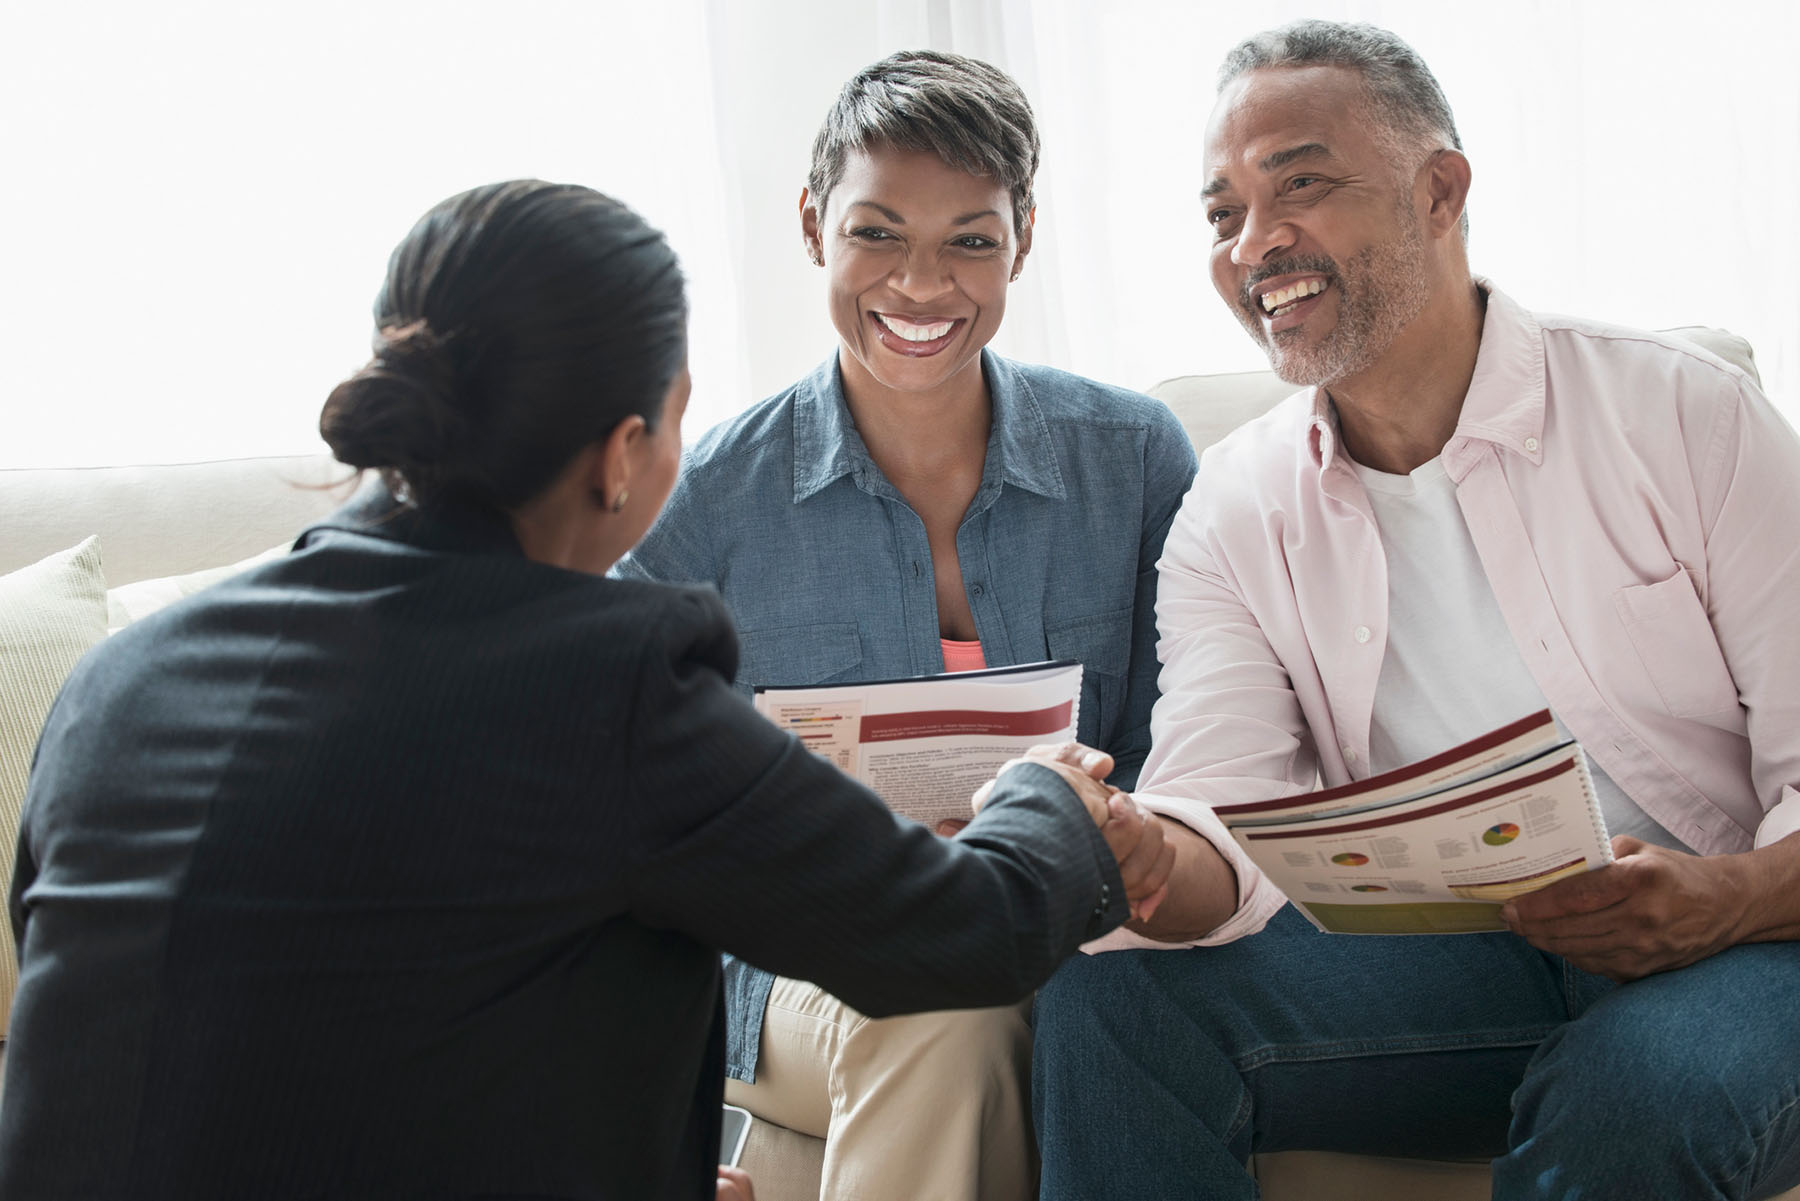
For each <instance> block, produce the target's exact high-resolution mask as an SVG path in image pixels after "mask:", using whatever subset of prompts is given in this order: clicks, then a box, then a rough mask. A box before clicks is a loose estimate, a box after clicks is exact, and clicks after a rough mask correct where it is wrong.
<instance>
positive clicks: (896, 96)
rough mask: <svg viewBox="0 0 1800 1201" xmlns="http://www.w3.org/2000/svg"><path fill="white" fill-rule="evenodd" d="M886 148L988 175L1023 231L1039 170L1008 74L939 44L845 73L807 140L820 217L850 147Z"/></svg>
mask: <svg viewBox="0 0 1800 1201" xmlns="http://www.w3.org/2000/svg"><path fill="white" fill-rule="evenodd" d="M883 146H891V147H893V148H895V149H898V150H920V151H929V152H930V153H932V154H935V155H937V156H938V157H939V158H940V159H942V160H943V161H944V162H945V164H947V165H948V166H951V167H955V168H957V169H959V170H962V171H967V172H968V173H969V174H971V175H980V176H984V177H986V178H989V179H993V180H995V181H997V182H998V183H1000V184H1002V185H1003V186H1005V188H1006V189H1007V191H1008V192H1010V193H1012V206H1013V230H1014V232H1015V233H1017V234H1023V233H1024V232H1025V229H1026V225H1027V222H1028V220H1029V218H1030V214H1031V206H1032V195H1031V181H1032V180H1033V179H1034V178H1035V177H1036V175H1037V169H1038V155H1039V149H1038V132H1037V122H1036V120H1035V119H1034V118H1033V117H1032V115H1031V105H1030V104H1028V103H1026V100H1025V93H1024V92H1021V91H1020V90H1019V85H1018V84H1016V83H1014V82H1013V79H1012V77H1011V76H1010V75H1008V74H1006V72H1004V71H1002V70H1000V69H999V68H998V67H994V66H990V65H989V64H987V63H984V62H982V61H981V60H979V59H974V58H965V57H964V56H962V55H960V54H949V53H946V52H944V51H939V50H903V51H901V52H900V53H898V54H892V55H889V56H888V57H887V58H884V59H882V60H881V61H880V62H878V63H872V64H870V65H869V66H867V67H864V68H863V69H862V70H860V71H858V72H857V73H856V74H855V75H854V76H852V77H851V79H850V82H849V83H846V84H845V85H844V90H843V91H841V92H839V93H838V98H837V103H835V104H833V105H832V106H831V111H830V112H829V113H827V114H825V124H824V125H822V126H820V127H819V135H818V137H816V138H814V139H813V150H812V169H811V170H810V171H809V172H808V174H807V177H806V187H807V190H808V191H809V192H810V193H811V194H812V199H813V203H815V204H816V205H817V206H818V209H819V212H820V213H821V214H823V213H824V211H825V201H826V198H827V197H829V196H830V195H831V192H832V190H833V189H834V188H836V187H837V185H838V183H839V181H840V180H842V179H843V177H844V163H845V161H846V160H847V159H848V158H849V157H850V153H851V152H852V151H857V150H862V151H866V150H870V149H873V148H876V147H883Z"/></svg>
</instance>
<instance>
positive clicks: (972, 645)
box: [938, 638, 987, 671]
mask: <svg viewBox="0 0 1800 1201" xmlns="http://www.w3.org/2000/svg"><path fill="white" fill-rule="evenodd" d="M938 642H939V643H941V644H942V645H943V648H944V670H945V671H980V670H981V669H982V668H984V667H986V666H987V659H986V658H985V657H984V656H983V655H982V653H981V643H979V642H952V641H951V640H950V639H948V638H940V639H938Z"/></svg>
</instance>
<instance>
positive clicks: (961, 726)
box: [858, 701, 1075, 742]
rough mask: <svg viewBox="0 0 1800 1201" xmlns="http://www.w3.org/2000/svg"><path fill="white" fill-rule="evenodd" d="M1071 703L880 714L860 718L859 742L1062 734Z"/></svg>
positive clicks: (1072, 706)
mask: <svg viewBox="0 0 1800 1201" xmlns="http://www.w3.org/2000/svg"><path fill="white" fill-rule="evenodd" d="M1074 710H1075V706H1074V704H1073V703H1071V702H1069V701H1064V702H1063V703H1062V704H1060V705H1052V706H1050V707H1049V708H1048V709H1031V710H1027V711H1026V712H1024V713H992V712H989V711H987V710H982V709H922V710H920V711H918V712H917V713H884V714H881V715H880V716H878V717H864V718H863V719H862V730H861V733H860V735H859V737H858V741H859V742H897V741H899V740H901V739H906V738H945V737H952V736H967V735H970V734H993V735H998V736H1000V737H1003V738H1023V737H1030V736H1032V735H1036V734H1066V733H1067V732H1068V729H1069V716H1070V714H1072V713H1073V712H1074Z"/></svg>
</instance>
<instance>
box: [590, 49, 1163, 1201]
mask: <svg viewBox="0 0 1800 1201" xmlns="http://www.w3.org/2000/svg"><path fill="white" fill-rule="evenodd" d="M1037 165H1038V137H1037V130H1036V126H1035V123H1034V121H1033V118H1032V114H1031V108H1030V105H1029V104H1027V103H1026V100H1025V97H1024V95H1023V94H1022V93H1021V92H1020V91H1019V88H1018V86H1017V85H1016V84H1015V83H1014V82H1013V81H1012V80H1011V79H1010V78H1009V77H1007V76H1006V75H1005V74H1004V73H1002V72H1000V71H998V70H996V69H995V68H993V67H991V66H989V65H988V64H986V63H982V62H977V61H975V60H973V59H968V58H962V57H960V56H956V55H950V54H939V53H934V52H924V51H919V52H908V53H902V54H896V55H894V56H892V57H890V58H887V59H884V60H883V61H881V62H879V63H876V64H874V65H873V66H870V67H868V68H866V69H865V70H863V71H862V72H860V73H858V74H857V75H856V76H855V77H854V78H853V79H851V80H850V82H849V83H848V84H846V85H845V87H844V89H843V92H842V93H841V94H840V96H839V98H838V101H837V103H836V105H835V106H834V107H833V108H832V110H831V112H830V113H829V115H828V116H827V117H826V120H825V124H824V126H823V128H821V130H820V131H819V135H818V138H817V139H816V141H815V142H814V145H813V160H812V168H811V171H810V174H809V176H808V179H807V186H806V189H805V191H803V192H802V194H801V202H800V221H801V231H802V235H803V239H804V243H805V247H806V250H807V253H808V255H809V256H810V257H811V259H812V261H813V262H814V263H815V264H817V265H819V266H820V267H822V268H824V270H825V273H826V278H827V281H828V288H829V304H830V309H831V317H832V322H833V324H834V325H835V326H836V327H837V331H838V335H839V338H840V343H839V345H838V347H837V349H836V351H835V352H834V353H833V354H832V356H831V357H830V358H829V359H828V360H827V361H826V362H825V363H824V364H823V365H821V366H820V367H819V369H818V370H816V371H815V372H813V373H812V374H811V375H810V376H808V377H807V378H806V379H803V380H801V381H800V382H799V383H797V384H795V385H794V386H792V387H790V388H788V389H786V390H784V391H783V392H781V393H779V394H777V395H776V396H773V397H771V398H770V399H768V400H766V401H764V402H763V403H761V404H759V405H757V406H755V407H754V408H752V409H750V410H749V411H748V412H746V413H744V414H742V415H741V416H739V417H738V418H736V419H735V420H733V421H730V422H727V423H725V424H724V425H722V426H720V427H718V428H717V429H715V430H713V431H712V432H711V433H709V434H707V435H706V436H705V437H703V438H702V439H701V440H700V441H699V443H698V444H697V445H696V446H695V447H694V449H693V450H692V451H691V453H690V454H689V455H688V459H687V462H686V464H685V465H684V469H683V471H682V475H681V479H680V482H679V484H678V485H677V487H676V490H675V493H674V496H673V497H672V498H671V499H670V501H669V504H668V507H667V508H666V509H665V510H664V512H663V515H662V518H661V520H660V521H659V522H658V524H657V525H656V527H655V528H654V529H653V530H652V531H651V533H650V534H649V536H648V537H647V538H646V539H645V540H644V541H643V542H642V543H640V544H639V546H638V547H637V549H636V550H635V551H634V552H633V553H632V554H631V555H630V556H629V557H628V558H627V559H626V560H625V561H623V562H622V563H621V564H620V567H619V570H620V572H621V573H622V574H628V575H639V576H644V577H648V578H655V579H662V580H670V581H681V582H692V581H708V582H711V583H713V584H716V585H717V586H718V588H719V590H720V592H721V593H723V594H724V597H725V600H726V603H727V605H728V607H729V608H730V610H731V612H732V613H733V615H734V616H735V619H736V621H737V624H738V628H739V634H740V638H741V642H742V655H741V660H740V664H739V668H738V673H737V684H738V686H739V687H740V688H743V689H745V690H748V689H750V688H752V687H754V686H755V685H759V684H817V683H827V682H845V681H855V680H865V679H881V678H887V677H894V676H910V675H919V674H924V673H929V672H938V671H946V670H949V671H958V670H965V669H969V668H974V667H980V666H983V665H986V666H1002V665H1006V664H1013V663H1029V662H1033V661H1037V660H1042V659H1060V658H1068V659H1078V660H1080V661H1081V662H1082V664H1083V665H1084V667H1085V671H1084V673H1083V684H1082V697H1081V714H1080V732H1079V737H1080V740H1081V741H1082V742H1084V743H1086V744H1088V745H1090V746H1096V747H1101V748H1104V749H1105V750H1107V751H1110V752H1111V753H1112V755H1113V756H1114V758H1115V760H1116V762H1117V764H1118V768H1117V771H1116V772H1115V773H1114V775H1113V777H1112V782H1113V783H1115V784H1117V785H1119V786H1121V787H1124V788H1130V787H1132V786H1133V784H1134V783H1135V781H1136V778H1137V771H1138V767H1139V765H1140V764H1141V763H1142V761H1143V758H1144V753H1145V751H1146V750H1147V749H1148V747H1149V741H1150V708H1151V705H1152V703H1153V702H1154V701H1155V699H1156V672H1157V663H1156V648H1155V643H1156V624H1155V612H1154V607H1155V601H1156V560H1157V557H1158V556H1159V555H1160V554H1161V551H1162V544H1163V537H1164V535H1165V534H1166V533H1167V532H1168V528H1169V523H1170V521H1171V520H1172V519H1173V517H1174V514H1175V511H1176V508H1177V507H1178V506H1179V504H1180V501H1181V497H1182V495H1183V494H1184V493H1185V492H1186V490H1187V488H1188V485H1189V483H1190V482H1191V481H1192V479H1193V475H1194V468H1195V463H1194V454H1193V450H1192V448H1191V447H1190V446H1189V444H1188V441H1187V438H1186V435H1185V434H1184V433H1183V432H1182V429H1181V426H1180V425H1179V423H1178V422H1177V421H1176V420H1175V418H1174V417H1173V416H1172V415H1171V414H1170V413H1169V411H1168V410H1167V409H1166V408H1164V407H1163V406H1162V405H1161V404H1159V403H1157V402H1156V401H1153V400H1150V399H1148V398H1146V397H1144V396H1141V395H1139V394H1137V393H1134V392H1130V391H1126V390H1124V389H1120V388H1114V387H1108V386H1106V385H1103V384H1098V383H1095V382H1093V381H1091V380H1086V379H1082V378H1080V377H1079V376H1074V375H1070V374H1067V373H1065V372H1061V371H1056V370H1052V369H1050V368H1047V367H1038V366H1033V365H1030V364H1024V363H1014V362H1009V361H1008V360H1006V359H1003V358H1000V357H999V356H997V355H995V354H993V353H992V352H990V351H988V350H987V349H986V346H987V343H988V341H989V340H990V339H991V338H992V337H993V335H994V333H995V331H996V330H997V329H998V328H999V326H1000V321H1001V317H1002V315H1003V314H1004V312H1005V310H1006V295H1007V289H1008V287H1009V286H1010V284H1011V283H1012V282H1013V281H1015V280H1017V279H1018V278H1019V275H1020V272H1021V271H1022V270H1023V269H1024V267H1025V263H1026V256H1027V255H1028V254H1029V252H1030V250H1031V234H1032V223H1033V221H1034V219H1035V216H1036V214H1035V211H1034V209H1033V206H1032V194H1031V186H1032V178H1033V176H1034V174H1035V173H1036V170H1037ZM945 832H946V833H949V832H950V831H945ZM770 887H772V888H778V887H780V882H779V881H776V880H771V881H770ZM726 989H727V1005H728V1010H729V1014H730V1019H731V1025H730V1030H729V1044H730V1045H729V1047H728V1054H727V1062H728V1070H729V1073H730V1075H731V1076H732V1077H733V1079H732V1080H731V1081H729V1082H728V1084H727V1094H726V1095H727V1099H728V1100H732V1101H734V1102H736V1103H738V1104H741V1105H744V1106H746V1107H747V1108H749V1109H750V1110H751V1111H752V1112H754V1113H756V1114H757V1115H759V1116H760V1117H763V1118H765V1119H767V1120H770V1121H774V1122H777V1123H779V1124H781V1125H784V1126H788V1127H790V1128H792V1129H797V1130H800V1131H803V1132H805V1133H809V1134H813V1135H816V1136H820V1137H823V1138H825V1139H826V1152H825V1165H824V1180H823V1185H822V1195H823V1196H825V1197H832V1198H841V1197H855V1198H860V1199H862V1201H879V1199H884V1198H890V1197H891V1198H916V1197H932V1198H941V1199H956V1198H968V1199H971V1201H973V1199H974V1198H982V1199H984V1201H996V1199H998V1201H1007V1199H1011V1198H1021V1199H1022V1198H1027V1197H1030V1196H1031V1195H1032V1194H1033V1192H1034V1190H1035V1177H1036V1171H1035V1153H1034V1151H1033V1147H1032V1141H1031V1133H1030V1127H1029V1120H1028V1115H1029V1062H1028V1061H1029V1055H1030V1045H1031V1040H1030V1032H1029V1029H1028V1026H1027V1018H1026V1014H1027V1013H1028V1008H1025V1007H1011V1006H1009V1007H1005V1008H1001V1009H987V1010H962V1011H955V1012H945V1013H934V1014H922V1015H915V1016H911V1017H900V1018H888V1019H883V1020H878V1021H877V1020H871V1019H869V1018H866V1017H864V1016H863V1015H862V1014H860V1013H858V1012H856V1011H855V1010H853V1009H851V1008H850V1007H848V1006H846V1005H844V1004H843V1003H842V1002H840V1001H838V1000H836V999H835V998H833V997H831V996H829V995H827V994H825V993H824V992H822V991H821V990H820V989H818V988H817V987H815V986H813V985H810V984H806V983H803V982H800V981H794V980H787V979H776V978H774V977H772V976H770V975H769V974H768V973H766V972H763V971H760V970H758V969H756V968H753V967H751V966H749V965H747V964H744V963H742V962H738V961H732V960H728V961H727V964H726Z"/></svg>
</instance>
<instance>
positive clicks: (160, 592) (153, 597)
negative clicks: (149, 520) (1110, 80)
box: [106, 542, 293, 634]
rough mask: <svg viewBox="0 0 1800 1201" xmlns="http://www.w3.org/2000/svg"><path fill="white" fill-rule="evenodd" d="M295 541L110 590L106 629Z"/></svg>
mask: <svg viewBox="0 0 1800 1201" xmlns="http://www.w3.org/2000/svg"><path fill="white" fill-rule="evenodd" d="M292 545H293V543H291V542H283V543H282V544H281V545H280V546H276V547H271V548H270V549H268V550H266V551H264V552H262V554H260V555H251V556H250V557H249V558H248V559H240V560H238V561H237V562H236V563H227V564H226V565H225V566H223V567H203V568H201V569H200V570H199V571H190V572H188V573H187V574H186V575H166V576H162V577H160V578H158V579H154V580H137V581H135V582H133V583H130V584H120V585H119V586H118V587H117V588H113V589H110V590H109V591H108V592H107V594H106V631H107V633H109V634H116V633H118V632H119V631H120V630H122V629H124V628H125V627H126V626H128V625H130V624H131V623H132V622H134V621H142V620H143V619H144V618H146V617H148V616H150V615H151V614H152V613H154V612H156V611H157V610H158V609H161V608H163V607H164V606H166V605H172V604H174V603H175V602H176V601H178V600H180V599H181V598H183V597H185V596H192V595H194V593H196V592H199V591H200V590H201V589H203V588H210V587H212V586H213V585H214V584H216V583H218V582H219V581H220V580H224V579H229V578H230V577H232V576H234V575H236V574H237V573H238V572H240V571H248V570H250V569H251V568H252V567H255V566H257V565H258V564H259V563H267V562H268V561H269V560H270V559H278V558H280V557H281V556H282V555H285V554H287V552H288V548H289V547H290V546H292Z"/></svg>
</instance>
